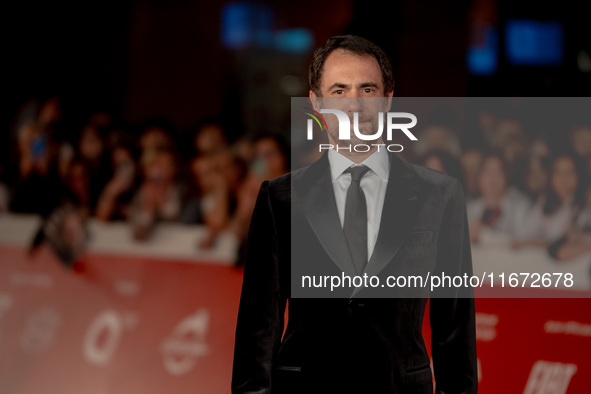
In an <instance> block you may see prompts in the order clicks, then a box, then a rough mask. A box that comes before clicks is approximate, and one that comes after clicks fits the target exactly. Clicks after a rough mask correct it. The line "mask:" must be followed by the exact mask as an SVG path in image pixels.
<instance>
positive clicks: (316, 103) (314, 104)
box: [309, 90, 320, 112]
mask: <svg viewBox="0 0 591 394" xmlns="http://www.w3.org/2000/svg"><path fill="white" fill-rule="evenodd" d="M309 95H310V102H311V103H312V108H314V111H316V112H320V98H319V97H318V96H316V93H314V92H313V91H312V90H310V93H309Z"/></svg>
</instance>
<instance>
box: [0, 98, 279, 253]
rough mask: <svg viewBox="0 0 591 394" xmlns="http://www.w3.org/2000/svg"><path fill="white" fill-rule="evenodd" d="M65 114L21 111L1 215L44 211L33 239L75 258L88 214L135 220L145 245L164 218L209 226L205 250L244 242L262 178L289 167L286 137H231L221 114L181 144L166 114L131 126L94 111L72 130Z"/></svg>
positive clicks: (51, 108)
mask: <svg viewBox="0 0 591 394" xmlns="http://www.w3.org/2000/svg"><path fill="white" fill-rule="evenodd" d="M66 116H67V114H66V113H64V111H63V110H62V108H61V100H60V99H59V98H51V99H49V100H47V101H45V102H43V103H42V104H39V105H38V106H37V108H32V109H29V108H26V106H25V107H24V108H23V109H22V110H21V115H20V116H19V119H17V121H16V122H15V133H14V134H15V135H14V145H15V146H14V148H13V149H11V152H12V156H13V157H11V160H10V162H9V165H8V166H5V167H6V168H3V169H2V170H3V171H2V172H1V173H0V174H1V178H0V179H1V181H2V182H1V185H2V186H1V187H0V211H1V210H10V211H12V212H15V213H31V214H39V215H41V216H42V217H43V218H44V219H45V220H44V223H43V225H42V228H41V229H40V231H39V233H38V234H37V236H36V240H35V241H34V243H35V244H39V243H41V242H43V241H49V242H50V243H51V244H52V246H53V247H54V249H56V250H57V251H58V254H60V257H62V259H64V260H65V261H67V262H70V263H71V262H73V260H74V259H75V257H76V254H77V252H79V249H80V248H82V247H83V244H84V241H85V237H86V234H85V231H86V230H85V222H86V219H87V218H90V217H94V218H96V219H98V220H101V221H115V220H119V221H121V220H123V221H127V222H129V223H130V228H131V232H132V235H133V238H134V239H135V240H137V241H149V239H150V237H151V234H152V232H153V230H154V228H155V227H156V226H157V224H158V223H159V222H161V221H176V222H180V223H185V224H201V225H205V226H206V227H207V229H208V236H207V237H206V238H205V239H203V240H200V244H199V245H197V246H198V247H200V248H210V247H212V246H213V245H214V244H215V241H216V237H217V236H218V235H219V233H220V232H222V231H231V232H233V233H234V234H235V235H236V236H237V237H238V238H239V239H241V240H244V239H245V237H246V235H247V232H248V227H249V224H250V217H251V214H252V210H253V208H254V204H255V201H256V197H257V194H258V190H259V187H260V184H261V182H262V181H263V180H265V179H272V178H275V177H277V176H280V175H282V174H284V173H286V172H287V171H288V168H289V156H288V155H289V151H288V149H287V146H288V145H287V143H286V142H285V140H284V138H282V137H281V136H280V135H276V134H271V133H266V134H259V135H255V136H252V137H241V138H239V139H237V140H235V141H229V139H228V137H227V133H226V131H225V130H224V128H223V127H222V125H221V123H220V122H219V121H216V120H206V121H203V122H201V123H200V124H199V125H197V126H196V127H195V128H194V130H193V131H192V133H191V136H190V138H185V140H187V141H186V143H184V144H180V143H179V140H180V138H177V137H178V134H177V132H176V131H175V130H174V129H173V127H172V126H171V125H170V124H169V122H166V121H164V120H161V119H155V120H152V121H148V122H146V123H145V124H143V125H140V126H137V125H136V126H133V127H130V126H129V125H123V124H121V123H119V122H116V121H115V120H114V118H113V116H112V115H111V114H109V113H106V112H96V113H92V114H90V116H89V117H88V119H86V120H85V121H84V122H81V124H82V126H81V127H79V128H78V130H76V129H74V130H72V128H71V127H70V128H69V130H68V127H66V125H69V124H70V125H71V123H68V122H66V119H65V117H66ZM181 145H182V146H181Z"/></svg>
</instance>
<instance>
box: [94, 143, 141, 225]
mask: <svg viewBox="0 0 591 394" xmlns="http://www.w3.org/2000/svg"><path fill="white" fill-rule="evenodd" d="M111 169H112V176H111V179H110V180H109V181H108V182H107V184H106V185H105V187H104V188H103V191H102V193H101V195H100V198H99V200H98V203H97V208H96V212H95V216H96V218H97V219H99V220H103V221H108V220H126V219H127V218H128V217H129V207H130V204H131V199H132V198H133V192H134V187H135V186H136V185H135V183H136V164H135V155H134V152H133V148H132V147H130V146H126V145H118V146H115V147H114V148H113V149H112V150H111Z"/></svg>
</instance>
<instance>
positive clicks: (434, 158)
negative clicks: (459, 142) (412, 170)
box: [420, 150, 464, 187]
mask: <svg viewBox="0 0 591 394" xmlns="http://www.w3.org/2000/svg"><path fill="white" fill-rule="evenodd" d="M420 163H421V164H422V165H424V166H425V167H427V168H431V169H433V170H436V171H439V172H443V173H444V174H447V175H450V176H453V177H454V178H456V179H458V180H459V181H460V183H461V184H462V187H463V186H464V174H463V171H462V166H461V164H460V162H459V161H458V159H456V158H455V157H454V156H453V155H452V154H450V153H448V152H447V151H443V150H433V151H431V152H428V153H427V154H426V155H425V157H424V158H423V159H422V160H421V162H420Z"/></svg>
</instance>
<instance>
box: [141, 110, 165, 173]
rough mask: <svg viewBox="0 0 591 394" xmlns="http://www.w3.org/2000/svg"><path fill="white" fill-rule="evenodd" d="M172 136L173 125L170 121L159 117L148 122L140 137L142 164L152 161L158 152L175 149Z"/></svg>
mask: <svg viewBox="0 0 591 394" xmlns="http://www.w3.org/2000/svg"><path fill="white" fill-rule="evenodd" d="M172 136H173V131H172V126H171V125H169V124H168V122H165V121H162V120H158V119H155V120H151V121H149V122H147V123H146V125H145V127H144V128H143V132H142V134H141V136H140V139H139V147H140V166H145V165H146V163H148V162H151V161H152V159H153V157H154V155H155V154H156V153H157V152H159V151H161V150H171V149H173V146H174V143H173V139H172Z"/></svg>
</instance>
